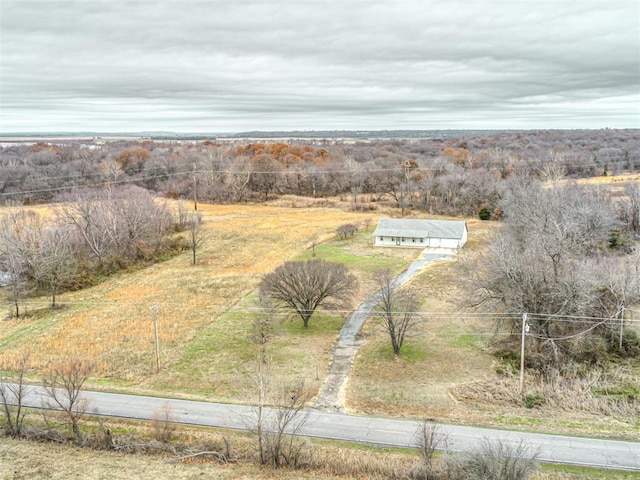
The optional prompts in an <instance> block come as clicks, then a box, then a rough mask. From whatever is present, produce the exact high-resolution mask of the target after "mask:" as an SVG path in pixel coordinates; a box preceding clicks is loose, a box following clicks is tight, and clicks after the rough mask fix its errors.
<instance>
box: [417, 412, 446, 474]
mask: <svg viewBox="0 0 640 480" xmlns="http://www.w3.org/2000/svg"><path fill="white" fill-rule="evenodd" d="M447 440H448V438H447V434H446V433H443V432H442V431H441V429H440V428H439V427H438V426H437V425H435V424H433V423H431V422H429V421H427V420H423V421H422V422H420V424H419V425H418V427H417V428H416V431H415V433H414V435H413V441H414V444H415V446H416V448H417V449H418V451H419V452H420V456H421V457H422V461H423V465H424V469H425V473H426V474H427V478H429V477H428V474H429V472H431V471H432V469H433V458H434V456H435V453H436V451H437V450H446V448H447Z"/></svg>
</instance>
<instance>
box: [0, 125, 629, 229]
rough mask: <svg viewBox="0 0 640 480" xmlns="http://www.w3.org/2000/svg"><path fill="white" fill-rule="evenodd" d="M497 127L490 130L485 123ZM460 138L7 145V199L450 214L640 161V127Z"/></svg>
mask: <svg viewBox="0 0 640 480" xmlns="http://www.w3.org/2000/svg"><path fill="white" fill-rule="evenodd" d="M485 133H487V132H485ZM457 135H458V136H457V137H456V136H454V135H453V134H452V135H449V136H447V137H445V138H441V137H434V138H431V139H417V138H411V139H406V140H402V139H392V140H383V139H376V140H371V141H369V140H361V141H355V142H353V143H345V142H342V141H337V140H336V141H333V142H328V141H315V140H311V139H309V140H305V141H301V140H298V141H296V142H292V143H284V142H272V143H268V142H259V143H247V142H246V141H241V140H238V141H237V142H235V143H226V144H218V143H215V142H212V141H210V140H206V141H203V142H189V141H184V142H160V141H151V140H145V141H141V142H140V141H136V142H132V141H117V142H108V143H103V144H98V143H89V144H79V143H78V144H74V143H68V144H51V143H42V142H41V143H36V144H31V145H26V144H15V145H11V144H5V145H4V146H2V147H0V201H4V203H7V202H9V203H11V202H19V203H24V204H28V203H41V202H47V201H51V200H53V199H56V198H57V197H58V196H59V195H60V194H61V193H64V192H68V191H70V190H71V189H73V188H76V187H83V186H84V187H87V186H103V185H107V184H111V185H120V184H132V185H137V186H140V187H143V188H146V189H148V190H149V191H152V192H157V193H161V194H163V195H165V196H168V197H172V198H192V197H197V198H199V199H201V200H202V201H208V202H216V203H235V202H244V201H262V200H267V199H269V198H273V197H275V196H278V195H286V194H293V195H300V196H308V197H326V196H344V197H345V198H348V199H350V200H351V201H352V203H353V207H354V209H375V207H376V205H377V204H378V203H379V202H384V203H387V204H390V205H394V206H397V207H398V208H401V209H402V210H403V212H404V210H405V209H409V208H411V209H418V210H421V211H426V212H430V213H434V214H435V213H440V214H449V215H475V214H477V213H478V212H479V211H480V210H482V209H485V210H483V212H489V213H490V215H492V216H493V215H496V216H499V214H500V212H499V210H496V208H498V206H499V203H500V202H499V200H500V185H501V183H503V182H504V181H505V180H507V179H508V178H510V177H511V176H513V175H523V174H524V175H527V176H529V177H531V178H538V179H542V180H557V179H559V178H578V177H589V176H601V175H611V174H615V173H620V172H623V171H638V170H639V169H640V133H639V132H638V131H637V130H596V131H586V130H579V131H523V132H511V131H508V132H495V133H488V134H486V135H484V134H483V133H482V132H476V133H471V132H470V133H469V134H467V135H465V133H464V132H458V133H457Z"/></svg>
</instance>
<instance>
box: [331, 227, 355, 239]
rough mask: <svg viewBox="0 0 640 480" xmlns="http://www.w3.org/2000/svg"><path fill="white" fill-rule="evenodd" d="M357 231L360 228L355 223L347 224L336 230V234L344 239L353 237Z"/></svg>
mask: <svg viewBox="0 0 640 480" xmlns="http://www.w3.org/2000/svg"><path fill="white" fill-rule="evenodd" d="M357 231H358V226H357V225H356V224H355V223H345V224H343V225H340V226H339V227H338V228H336V233H337V234H338V235H339V236H340V238H343V239H346V238H347V237H349V236H353V235H354V234H355V233H356V232H357Z"/></svg>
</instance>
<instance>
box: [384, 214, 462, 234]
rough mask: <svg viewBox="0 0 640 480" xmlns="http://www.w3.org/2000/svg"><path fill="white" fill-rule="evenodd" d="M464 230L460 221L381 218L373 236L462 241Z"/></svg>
mask: <svg viewBox="0 0 640 480" xmlns="http://www.w3.org/2000/svg"><path fill="white" fill-rule="evenodd" d="M466 228H467V227H466V222H463V221H460V220H423V219H409V218H381V219H380V221H378V226H377V227H376V230H375V231H374V232H373V235H375V236H379V237H409V238H411V237H413V238H427V237H430V238H455V239H462V236H463V235H464V231H465V229H466Z"/></svg>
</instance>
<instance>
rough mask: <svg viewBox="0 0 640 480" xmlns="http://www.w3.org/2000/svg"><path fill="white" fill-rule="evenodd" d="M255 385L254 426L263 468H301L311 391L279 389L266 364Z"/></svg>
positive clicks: (258, 370)
mask: <svg viewBox="0 0 640 480" xmlns="http://www.w3.org/2000/svg"><path fill="white" fill-rule="evenodd" d="M253 381H254V388H255V392H256V395H255V399H254V417H253V419H252V423H253V428H254V431H255V433H256V437H257V441H258V455H259V461H260V464H262V465H271V466H273V467H274V468H280V467H284V466H288V467H292V468H296V467H298V466H299V465H300V462H301V455H302V453H303V450H304V446H305V444H304V443H303V442H302V441H301V439H300V430H301V428H302V427H303V426H304V424H305V423H306V421H307V419H308V416H309V414H308V412H307V411H305V410H304V406H305V404H306V402H307V401H308V400H309V398H310V395H309V391H308V390H307V389H306V388H305V385H304V382H297V383H295V384H293V385H288V384H281V385H276V382H274V379H273V375H272V369H271V365H270V364H269V363H263V362H262V361H258V362H256V369H255V372H254V379H253Z"/></svg>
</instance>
